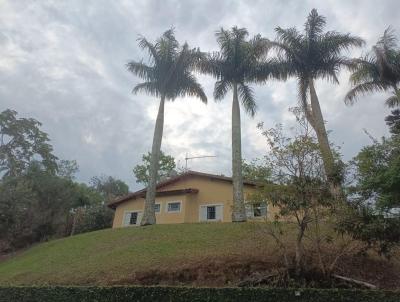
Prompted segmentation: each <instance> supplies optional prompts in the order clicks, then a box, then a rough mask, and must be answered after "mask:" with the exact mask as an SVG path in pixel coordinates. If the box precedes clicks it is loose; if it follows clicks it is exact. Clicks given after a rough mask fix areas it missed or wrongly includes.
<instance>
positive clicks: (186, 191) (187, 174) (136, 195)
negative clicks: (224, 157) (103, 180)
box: [107, 170, 256, 209]
mask: <svg viewBox="0 0 400 302" xmlns="http://www.w3.org/2000/svg"><path fill="white" fill-rule="evenodd" d="M193 176H200V177H205V178H211V179H216V180H222V181H227V182H232V177H227V176H223V175H215V174H209V173H203V172H197V171H190V170H189V171H187V172H185V173H182V174H180V175H177V176H175V177H172V178H169V179H167V180H164V181H162V182H159V183H158V184H157V187H156V189H161V188H163V187H165V186H167V185H170V184H173V183H176V182H178V181H180V180H182V179H185V178H188V177H193ZM243 184H245V185H250V186H256V183H254V182H251V181H243ZM197 192H198V190H197V189H195V188H188V189H182V190H171V191H162V192H157V196H166V195H182V194H191V193H197ZM145 195H146V188H144V189H141V190H139V191H136V192H133V193H129V194H127V195H125V196H121V197H118V198H116V199H115V200H113V201H111V202H110V203H109V204H108V205H107V206H108V207H109V208H111V209H115V208H116V207H117V206H118V205H119V204H121V203H123V202H125V201H127V200H130V199H135V198H140V197H145Z"/></svg>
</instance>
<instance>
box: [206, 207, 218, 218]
mask: <svg viewBox="0 0 400 302" xmlns="http://www.w3.org/2000/svg"><path fill="white" fill-rule="evenodd" d="M215 218H216V209H215V206H211V207H207V220H214V219H215Z"/></svg>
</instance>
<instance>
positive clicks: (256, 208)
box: [253, 203, 262, 217]
mask: <svg viewBox="0 0 400 302" xmlns="http://www.w3.org/2000/svg"><path fill="white" fill-rule="evenodd" d="M253 211H254V217H261V216H262V215H261V204H259V203H255V204H253Z"/></svg>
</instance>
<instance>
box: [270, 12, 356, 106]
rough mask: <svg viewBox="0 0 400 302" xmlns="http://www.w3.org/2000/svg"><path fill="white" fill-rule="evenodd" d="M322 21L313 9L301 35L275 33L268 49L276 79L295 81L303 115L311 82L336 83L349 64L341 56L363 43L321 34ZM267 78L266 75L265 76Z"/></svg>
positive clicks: (293, 30)
mask: <svg viewBox="0 0 400 302" xmlns="http://www.w3.org/2000/svg"><path fill="white" fill-rule="evenodd" d="M325 25H326V20H325V18H324V17H323V16H321V15H319V14H318V12H317V10H316V9H313V10H312V11H311V13H310V14H309V15H308V18H307V21H306V23H305V25H304V32H303V33H300V32H298V31H297V29H296V28H288V29H283V28H281V27H277V28H276V29H275V31H276V34H277V39H276V41H274V42H271V43H272V47H273V48H274V49H275V50H276V51H277V52H278V63H279V64H278V66H279V73H280V77H281V78H283V79H285V78H286V77H296V78H297V80H298V87H299V98H300V103H301V106H302V108H303V110H304V112H307V110H309V108H308V104H307V95H308V92H307V91H308V90H309V88H310V84H311V81H312V80H316V79H326V80H329V81H331V82H333V83H339V80H338V76H337V75H338V72H339V70H340V68H341V67H343V66H345V67H349V66H350V63H351V62H350V60H348V59H347V58H346V57H343V56H342V55H341V53H342V52H343V51H346V50H349V49H350V48H351V47H354V46H357V47H358V46H362V45H363V43H364V42H363V40H362V39H361V38H359V37H356V36H352V35H350V34H341V33H338V32H336V31H328V32H324V29H325ZM267 76H268V75H267Z"/></svg>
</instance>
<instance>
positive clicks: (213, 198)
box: [113, 176, 277, 228]
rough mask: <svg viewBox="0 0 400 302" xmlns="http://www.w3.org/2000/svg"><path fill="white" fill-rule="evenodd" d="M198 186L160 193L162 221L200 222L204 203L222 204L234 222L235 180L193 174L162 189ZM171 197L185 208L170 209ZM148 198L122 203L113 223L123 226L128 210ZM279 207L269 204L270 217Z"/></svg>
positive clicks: (248, 189) (247, 191) (139, 206)
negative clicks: (173, 193) (179, 192)
mask: <svg viewBox="0 0 400 302" xmlns="http://www.w3.org/2000/svg"><path fill="white" fill-rule="evenodd" d="M188 188H192V189H198V190H199V192H198V193H197V194H186V195H177V196H164V197H157V198H156V203H161V212H160V213H157V214H156V220H157V223H159V224H169V223H183V222H187V223H193V222H199V212H200V206H201V205H207V204H222V205H223V220H222V221H223V222H231V221H232V219H231V211H232V200H233V194H232V183H231V182H228V181H223V180H216V179H212V178H208V177H199V176H192V177H188V178H184V179H182V180H179V181H177V182H176V183H173V184H170V185H167V186H165V187H163V188H161V189H159V190H158V191H169V190H179V189H188ZM254 191H255V188H254V187H252V186H249V185H244V195H245V200H246V196H248V195H249V194H251V193H253V192H254ZM171 201H181V202H182V203H181V211H180V212H179V213H168V212H167V203H168V202H171ZM143 209H144V198H138V199H132V200H129V201H126V202H124V203H122V204H120V205H119V206H118V207H117V209H116V210H115V216H114V222H113V227H114V228H115V227H121V226H122V223H123V217H124V213H125V212H126V211H143ZM276 211H277V209H275V208H273V207H272V206H268V210H267V213H268V215H267V216H268V217H267V218H268V219H272V218H273V217H274V213H275V212H276Z"/></svg>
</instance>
